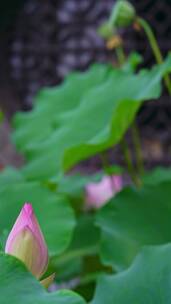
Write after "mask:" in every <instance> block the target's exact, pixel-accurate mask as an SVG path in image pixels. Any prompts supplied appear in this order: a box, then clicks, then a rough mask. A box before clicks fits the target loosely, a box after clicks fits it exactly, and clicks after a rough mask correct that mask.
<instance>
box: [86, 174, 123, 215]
mask: <svg viewBox="0 0 171 304" xmlns="http://www.w3.org/2000/svg"><path fill="white" fill-rule="evenodd" d="M121 189H122V177H121V176H120V175H112V176H104V177H103V178H102V180H101V181H100V182H98V183H90V184H88V185H87V186H86V206H87V207H88V208H96V209H97V208H100V207H102V206H103V205H104V204H105V203H106V202H107V201H108V200H109V199H110V198H112V197H113V196H114V195H115V194H116V193H117V192H119V191H120V190H121Z"/></svg>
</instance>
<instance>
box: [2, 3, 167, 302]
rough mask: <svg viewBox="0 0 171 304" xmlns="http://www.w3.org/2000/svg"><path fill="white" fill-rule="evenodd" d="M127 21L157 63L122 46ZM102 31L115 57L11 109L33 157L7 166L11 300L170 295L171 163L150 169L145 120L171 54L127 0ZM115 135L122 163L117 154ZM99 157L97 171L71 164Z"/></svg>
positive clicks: (5, 226) (5, 221)
mask: <svg viewBox="0 0 171 304" xmlns="http://www.w3.org/2000/svg"><path fill="white" fill-rule="evenodd" d="M123 27H124V28H125V31H127V27H130V28H131V29H132V30H138V31H143V32H144V34H145V35H146V36H147V43H148V42H149V44H150V46H151V50H152V52H153V54H154V58H155V60H156V64H155V65H154V66H153V67H152V68H150V69H149V68H144V67H143V68H140V67H139V64H140V63H142V58H141V56H140V55H139V54H137V53H135V52H133V53H131V54H129V55H127V54H126V53H125V51H124V41H123V38H122V37H121V34H120V33H121V32H120V29H121V28H123ZM98 33H99V35H101V36H102V37H103V38H104V39H105V41H106V44H107V47H108V48H110V49H111V50H113V52H114V53H115V54H116V62H115V64H94V65H92V66H90V68H89V69H88V70H87V71H86V72H73V73H71V74H70V75H69V76H67V77H66V79H65V80H64V82H63V83H62V84H61V85H59V86H56V87H52V88H44V89H42V90H41V91H40V92H38V94H37V95H36V97H35V101H34V106H33V109H32V110H31V111H30V112H23V113H22V112H21V113H17V114H16V115H15V116H14V118H13V134H12V141H13V142H14V144H15V145H16V148H17V149H18V151H19V152H20V153H22V154H23V155H24V157H25V163H24V165H23V166H22V167H21V168H19V169H16V168H12V167H7V168H5V169H4V170H3V171H2V172H1V174H0V244H1V253H0V269H1V271H0V303H2V304H8V303H10V302H12V303H13V304H20V303H21V304H23V303H25V304H66V303H67V304H68V303H70V304H85V303H91V304H113V303H116V304H142V303H145V304H157V303H164V304H170V303H171V288H170V282H171V169H170V168H162V167H160V168H154V169H153V170H152V171H150V172H148V171H147V170H146V166H145V163H144V159H143V153H142V145H141V138H140V134H139V129H138V126H137V122H136V117H137V114H138V112H139V110H140V109H141V106H142V105H143V104H144V103H146V102H148V101H150V100H151V99H153V100H156V103H157V102H158V99H159V98H160V96H161V95H162V93H163V90H164V86H165V87H166V88H167V91H168V94H169V95H170V94H171V81H170V76H169V73H170V71H171V55H170V54H168V55H167V56H166V58H163V56H162V54H161V51H160V49H159V46H158V43H157V40H156V38H155V35H154V33H153V30H152V29H151V27H150V25H149V24H148V23H147V21H146V20H144V19H142V18H140V17H139V16H137V13H136V10H135V8H134V7H133V6H132V4H131V3H129V2H128V1H126V0H119V1H117V2H116V4H115V5H114V7H113V10H112V12H111V15H110V16H109V19H108V20H107V21H106V22H105V23H104V24H103V25H101V26H100V28H99V29H98ZM134 51H135V50H134ZM128 130H130V131H131V132H130V134H131V136H132V142H133V148H132V149H130V146H129V143H128V141H127V137H126V133H127V131H128ZM117 145H120V147H121V149H122V156H123V158H124V160H125V166H123V167H121V166H118V164H116V163H112V164H111V162H110V161H109V159H108V153H107V151H108V150H109V149H114V148H115V147H116V146H117ZM133 155H135V157H134V159H133ZM93 156H99V157H100V159H101V170H100V172H94V173H93V174H87V175H84V174H81V173H80V172H78V169H77V171H75V170H74V171H73V170H71V169H72V168H73V167H75V166H76V165H78V164H79V163H80V162H81V161H83V160H86V159H89V158H90V157H93ZM75 172H76V173H75ZM124 176H127V180H128V182H125V181H124ZM28 201H29V202H30V203H25V202H28ZM24 203H25V204H24ZM15 221H16V222H15ZM14 222H15V224H14ZM13 225H14V226H13ZM39 225H40V226H39ZM12 227H13V228H12Z"/></svg>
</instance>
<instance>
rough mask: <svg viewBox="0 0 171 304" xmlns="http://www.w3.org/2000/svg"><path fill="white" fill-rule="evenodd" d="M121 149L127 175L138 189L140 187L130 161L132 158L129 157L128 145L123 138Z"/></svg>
mask: <svg viewBox="0 0 171 304" xmlns="http://www.w3.org/2000/svg"><path fill="white" fill-rule="evenodd" d="M121 147H122V151H123V154H124V158H125V162H126V164H127V168H128V173H129V175H130V177H131V178H132V181H133V182H134V184H135V185H136V186H137V187H139V186H140V180H139V178H138V176H137V175H136V173H135V170H134V166H133V161H132V157H131V152H130V150H129V147H128V144H127V142H126V139H125V138H124V137H123V138H122V141H121Z"/></svg>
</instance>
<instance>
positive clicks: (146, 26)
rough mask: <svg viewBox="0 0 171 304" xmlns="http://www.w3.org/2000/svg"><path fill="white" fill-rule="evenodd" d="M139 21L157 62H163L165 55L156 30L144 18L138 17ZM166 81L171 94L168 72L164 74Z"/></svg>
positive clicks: (170, 81)
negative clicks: (156, 35) (155, 32)
mask: <svg viewBox="0 0 171 304" xmlns="http://www.w3.org/2000/svg"><path fill="white" fill-rule="evenodd" d="M137 22H138V24H140V26H141V27H142V28H143V30H144V32H145V34H146V35H147V38H148V41H149V43H150V46H151V49H152V51H153V54H154V56H155V59H156V62H157V63H158V64H161V63H163V56H162V53H161V51H160V48H159V45H158V42H157V39H156V37H155V35H154V32H153V30H152V28H151V26H150V25H149V23H148V22H147V21H146V20H144V19H143V18H137ZM164 82H165V85H166V88H167V90H168V93H169V95H171V80H170V77H169V75H168V74H166V75H165V76H164Z"/></svg>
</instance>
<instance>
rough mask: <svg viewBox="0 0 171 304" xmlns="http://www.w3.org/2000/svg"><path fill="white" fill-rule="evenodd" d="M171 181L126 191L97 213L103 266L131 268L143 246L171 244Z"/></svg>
mask: <svg viewBox="0 0 171 304" xmlns="http://www.w3.org/2000/svg"><path fill="white" fill-rule="evenodd" d="M170 198H171V182H167V183H161V184H158V185H157V186H153V187H152V186H151V187H144V188H142V189H139V190H138V189H137V190H136V189H131V188H126V189H124V190H123V191H122V192H121V193H119V194H118V195H117V196H116V197H115V198H113V199H112V200H111V201H110V202H109V203H108V204H107V205H106V206H105V207H104V208H102V209H101V210H100V211H99V213H98V214H97V225H98V226H99V227H100V228H101V231H102V240H101V250H100V255H101V259H102V261H103V263H105V264H107V265H111V266H113V268H114V269H115V270H117V271H120V270H122V269H124V268H125V267H128V266H129V265H130V263H131V262H132V260H133V259H134V257H135V256H136V254H137V253H138V252H139V251H140V250H141V247H142V246H144V245H158V244H163V243H168V242H171V233H170V231H171V199H170Z"/></svg>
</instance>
